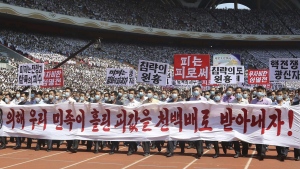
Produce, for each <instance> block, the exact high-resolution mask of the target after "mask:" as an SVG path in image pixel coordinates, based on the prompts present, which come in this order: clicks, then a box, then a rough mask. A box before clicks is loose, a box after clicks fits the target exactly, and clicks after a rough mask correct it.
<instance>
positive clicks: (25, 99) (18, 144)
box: [14, 92, 32, 149]
mask: <svg viewBox="0 0 300 169" xmlns="http://www.w3.org/2000/svg"><path fill="white" fill-rule="evenodd" d="M20 101H21V102H20V103H19V104H18V105H30V102H28V93H27V92H26V93H24V92H23V93H22V94H21V96H20ZM31 143H32V138H27V147H26V148H28V149H30V148H31ZM20 148H21V137H16V146H15V147H14V149H20Z"/></svg>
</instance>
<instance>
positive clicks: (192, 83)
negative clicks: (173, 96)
mask: <svg viewBox="0 0 300 169" xmlns="http://www.w3.org/2000/svg"><path fill="white" fill-rule="evenodd" d="M201 84H202V81H201V80H174V77H173V72H171V71H170V72H168V76H167V86H196V85H201Z"/></svg>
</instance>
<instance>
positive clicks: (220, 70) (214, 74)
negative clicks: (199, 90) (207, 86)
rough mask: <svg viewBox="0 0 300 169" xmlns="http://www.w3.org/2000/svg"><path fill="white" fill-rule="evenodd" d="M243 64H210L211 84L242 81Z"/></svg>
mask: <svg viewBox="0 0 300 169" xmlns="http://www.w3.org/2000/svg"><path fill="white" fill-rule="evenodd" d="M244 74H245V72H244V66H211V67H210V83H211V84H237V83H244Z"/></svg>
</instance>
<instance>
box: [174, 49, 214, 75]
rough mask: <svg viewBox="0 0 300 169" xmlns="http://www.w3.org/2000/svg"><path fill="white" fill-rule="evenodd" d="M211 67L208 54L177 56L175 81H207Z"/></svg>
mask: <svg viewBox="0 0 300 169" xmlns="http://www.w3.org/2000/svg"><path fill="white" fill-rule="evenodd" d="M209 66H210V55H208V54H175V55H174V80H206V79H208V76H209Z"/></svg>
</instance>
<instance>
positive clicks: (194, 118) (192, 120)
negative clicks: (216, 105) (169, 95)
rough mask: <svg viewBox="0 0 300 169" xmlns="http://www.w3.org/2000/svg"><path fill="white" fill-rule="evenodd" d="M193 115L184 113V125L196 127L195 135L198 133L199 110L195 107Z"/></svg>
mask: <svg viewBox="0 0 300 169" xmlns="http://www.w3.org/2000/svg"><path fill="white" fill-rule="evenodd" d="M193 110H194V112H193V113H184V115H183V124H184V126H188V125H194V133H197V132H198V108H197V107H193Z"/></svg>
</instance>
